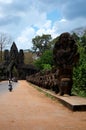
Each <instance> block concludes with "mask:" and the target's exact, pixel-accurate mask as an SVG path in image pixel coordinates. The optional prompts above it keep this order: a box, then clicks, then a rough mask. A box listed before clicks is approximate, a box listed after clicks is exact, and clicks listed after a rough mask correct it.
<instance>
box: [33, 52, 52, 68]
mask: <svg viewBox="0 0 86 130" xmlns="http://www.w3.org/2000/svg"><path fill="white" fill-rule="evenodd" d="M34 64H35V65H36V67H37V68H39V69H40V70H44V69H45V68H46V69H47V68H52V66H53V52H52V50H46V51H45V52H44V53H43V54H42V56H40V58H38V59H37V60H36V61H35V62H34Z"/></svg>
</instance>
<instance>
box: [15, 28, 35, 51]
mask: <svg viewBox="0 0 86 130" xmlns="http://www.w3.org/2000/svg"><path fill="white" fill-rule="evenodd" d="M34 34H35V31H34V29H33V28H32V27H27V28H26V29H25V30H24V31H22V33H21V34H20V36H19V37H18V38H17V39H16V43H17V46H18V48H21V49H24V48H26V49H28V48H31V47H32V44H31V42H32V37H34Z"/></svg>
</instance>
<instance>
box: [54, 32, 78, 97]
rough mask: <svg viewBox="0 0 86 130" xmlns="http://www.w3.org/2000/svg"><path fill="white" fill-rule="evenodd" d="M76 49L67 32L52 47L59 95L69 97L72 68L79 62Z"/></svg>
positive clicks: (72, 39)
mask: <svg viewBox="0 0 86 130" xmlns="http://www.w3.org/2000/svg"><path fill="white" fill-rule="evenodd" d="M77 49H78V47H77V44H76V42H75V40H74V38H73V36H72V35H71V34H70V33H68V32H65V33H62V34H61V35H60V36H59V39H58V40H57V41H56V43H55V45H54V48H53V59H54V62H55V66H56V67H57V68H58V70H59V72H58V79H59V83H58V86H59V92H60V95H64V94H68V95H71V89H72V85H73V80H72V74H73V67H74V65H76V63H77V62H78V60H79V53H78V52H77Z"/></svg>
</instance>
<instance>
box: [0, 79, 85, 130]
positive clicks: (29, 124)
mask: <svg viewBox="0 0 86 130" xmlns="http://www.w3.org/2000/svg"><path fill="white" fill-rule="evenodd" d="M0 130H86V112H72V111H70V110H69V109H67V108H66V107H64V106H63V105H62V104H60V103H59V102H58V101H53V100H51V99H50V98H48V97H46V96H45V95H44V94H43V93H42V92H39V91H38V90H37V89H35V88H34V87H32V86H30V85H29V84H28V83H27V82H26V81H19V83H18V86H17V87H16V88H15V89H14V90H13V92H9V91H8V92H6V93H5V94H2V95H0Z"/></svg>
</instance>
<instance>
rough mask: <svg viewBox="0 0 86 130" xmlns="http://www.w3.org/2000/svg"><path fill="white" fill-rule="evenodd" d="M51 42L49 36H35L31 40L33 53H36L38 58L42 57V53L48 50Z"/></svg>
mask: <svg viewBox="0 0 86 130" xmlns="http://www.w3.org/2000/svg"><path fill="white" fill-rule="evenodd" d="M51 40H52V38H51V35H49V34H47V35H45V34H43V35H42V36H36V37H35V38H33V39H32V43H33V47H32V49H33V51H34V52H36V53H37V55H38V56H40V55H42V54H43V52H44V51H45V50H47V49H49V48H50V44H49V42H50V41H51Z"/></svg>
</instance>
